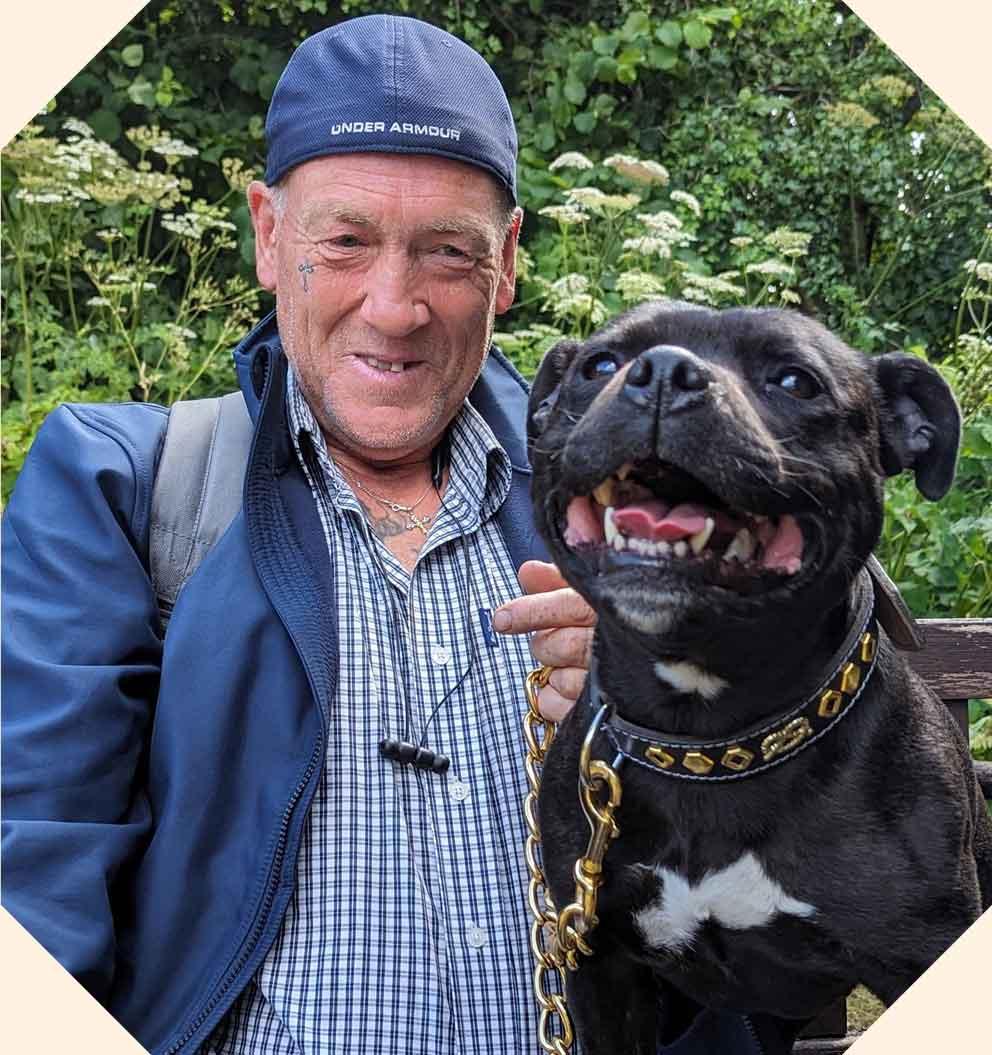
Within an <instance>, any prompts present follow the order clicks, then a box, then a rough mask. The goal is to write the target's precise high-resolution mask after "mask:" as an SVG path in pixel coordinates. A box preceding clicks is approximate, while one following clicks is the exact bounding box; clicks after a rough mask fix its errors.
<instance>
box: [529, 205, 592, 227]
mask: <svg viewBox="0 0 992 1055" xmlns="http://www.w3.org/2000/svg"><path fill="white" fill-rule="evenodd" d="M538 214H539V215H540V216H547V217H548V218H549V219H552V220H555V221H556V222H557V223H560V224H561V225H562V226H563V227H570V226H572V225H574V224H577V223H585V222H586V220H588V219H589V213H587V212H583V211H582V210H581V209H580V208H579V207H578V206H577V205H545V206H544V208H543V209H538Z"/></svg>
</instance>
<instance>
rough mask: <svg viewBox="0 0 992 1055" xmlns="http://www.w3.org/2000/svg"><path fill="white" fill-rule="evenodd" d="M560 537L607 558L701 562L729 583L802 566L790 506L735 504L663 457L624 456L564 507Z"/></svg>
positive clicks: (679, 564)
mask: <svg viewBox="0 0 992 1055" xmlns="http://www.w3.org/2000/svg"><path fill="white" fill-rule="evenodd" d="M562 534H563V538H564V542H565V545H566V546H568V547H569V549H571V550H574V551H582V552H586V553H588V552H589V551H593V552H599V553H600V554H601V555H602V556H603V557H607V558H614V559H612V560H610V561H609V563H611V564H616V563H617V562H620V563H622V564H628V563H630V562H631V559H633V560H634V561H635V562H636V563H639V564H645V563H647V564H655V565H659V566H665V567H666V568H669V569H671V570H673V571H674V570H676V569H677V568H682V569H684V570H685V571H689V570H691V569H697V568H698V569H706V570H707V571H708V572H709V573H710V575H709V578H711V579H712V580H713V581H716V582H718V583H720V584H721V585H727V586H733V585H735V584H736V583H740V582H742V581H743V580H755V579H757V578H759V577H760V578H763V577H764V576H765V575H773V576H777V577H778V576H786V577H788V576H794V575H796V574H797V573H798V572H799V571H800V570H801V569H802V567H803V548H804V543H803V534H802V531H801V530H800V527H799V524H798V522H797V521H796V518H795V517H794V516H792V515H791V514H788V513H786V514H782V515H779V516H769V515H764V514H761V513H757V512H752V511H749V510H743V509H735V508H733V507H732V506H730V505H728V504H727V503H726V502H724V501H723V500H722V499H721V498H720V497H719V496H717V495H716V494H714V493H713V491H711V490H710V489H709V488H708V487H707V486H706V485H705V484H704V483H702V482H701V481H700V480H698V479H697V478H696V477H694V476H692V475H691V474H689V473H688V472H686V471H685V470H684V469H681V468H678V467H677V466H675V465H672V464H670V463H667V462H659V461H652V462H644V463H641V462H635V463H629V462H628V463H626V464H624V465H622V466H621V467H620V468H618V469H617V470H616V471H615V472H614V473H613V474H612V475H610V476H608V477H607V478H606V479H605V480H602V481H601V482H600V483H599V484H597V485H596V486H595V487H594V488H592V490H591V492H590V493H588V494H582V495H577V496H576V497H574V498H572V499H571V500H570V501H569V502H568V504H567V506H566V509H565V518H564V530H563V533H562Z"/></svg>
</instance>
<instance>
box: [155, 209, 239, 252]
mask: <svg viewBox="0 0 992 1055" xmlns="http://www.w3.org/2000/svg"><path fill="white" fill-rule="evenodd" d="M224 215H225V213H224V212H223V210H221V209H218V208H217V207H215V206H210V205H207V203H206V202H204V201H202V200H198V201H195V202H194V203H193V207H192V209H190V210H188V211H187V212H184V213H174V212H167V213H165V214H164V215H163V216H162V226H163V227H164V228H165V229H166V230H167V231H172V232H173V234H178V235H179V237H180V238H188V239H190V240H191V241H194V242H198V241H200V240H201V239H202V238H203V236H204V235H205V234H206V233H207V231H236V230H237V227H236V226H235V225H234V224H233V223H231V221H230V220H225V219H224V218H223V217H224Z"/></svg>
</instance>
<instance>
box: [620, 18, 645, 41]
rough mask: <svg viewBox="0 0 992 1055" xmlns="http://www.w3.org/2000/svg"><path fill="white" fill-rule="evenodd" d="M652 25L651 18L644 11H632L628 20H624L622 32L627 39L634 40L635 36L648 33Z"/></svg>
mask: <svg viewBox="0 0 992 1055" xmlns="http://www.w3.org/2000/svg"><path fill="white" fill-rule="evenodd" d="M650 26H651V20H650V19H649V18H648V16H647V14H646V13H645V12H644V11H632V12H631V13H630V14H629V15H628V16H627V21H626V22H624V24H623V29H622V30H621V32H622V33H623V35H624V36H625V37H626V38H627V40H633V39H634V38H635V37H639V36H641V35H642V34H644V33H647V31H648V29H649V28H650Z"/></svg>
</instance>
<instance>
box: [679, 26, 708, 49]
mask: <svg viewBox="0 0 992 1055" xmlns="http://www.w3.org/2000/svg"><path fill="white" fill-rule="evenodd" d="M682 32H683V35H684V36H685V42H686V44H688V45H689V47H690V48H692V49H693V51H700V50H702V49H703V48H705V47H706V46H707V45H708V44H709V42H710V41H711V40H712V39H713V30H712V29H710V27H709V26H707V25H705V24H704V23H702V22H700V21H698V20H697V19H693V20H692V21H691V22H686V24H685V28H684V29H683V30H682Z"/></svg>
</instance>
